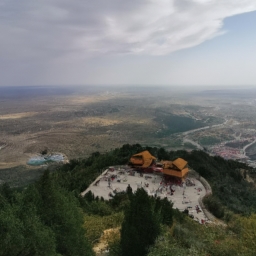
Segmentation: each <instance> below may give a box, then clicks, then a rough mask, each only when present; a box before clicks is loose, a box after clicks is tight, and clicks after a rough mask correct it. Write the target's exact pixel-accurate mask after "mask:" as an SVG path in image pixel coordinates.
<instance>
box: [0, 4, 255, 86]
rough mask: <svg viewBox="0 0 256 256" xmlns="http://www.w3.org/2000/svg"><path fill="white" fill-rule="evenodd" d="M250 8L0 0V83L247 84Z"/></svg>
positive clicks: (251, 56)
mask: <svg viewBox="0 0 256 256" xmlns="http://www.w3.org/2000/svg"><path fill="white" fill-rule="evenodd" d="M255 11H256V1H255V0H129V1H124V0H122V1H121V0H84V1H81V0H79V1H78V0H72V1H67V0H43V1H42V0H38V1H35V0H24V1H16V0H15V1H14V0H0V35H1V40H0V86H5V85H76V84H80V85H83V84H85V85H86V84H107V85H109V84H133V85H134V84H144V85H146V84H154V85H189V86H190V85H191V86H196V85H203V86H211V85H218V86H221V85H230V86H237V85H246V86H248V85H249V86H254V85H256V72H255V61H256V27H255V24H256V12H255Z"/></svg>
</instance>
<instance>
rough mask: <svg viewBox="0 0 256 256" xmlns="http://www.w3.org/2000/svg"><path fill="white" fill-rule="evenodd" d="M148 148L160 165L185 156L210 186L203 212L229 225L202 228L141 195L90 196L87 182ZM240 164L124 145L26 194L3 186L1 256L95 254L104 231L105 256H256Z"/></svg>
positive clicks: (68, 167)
mask: <svg viewBox="0 0 256 256" xmlns="http://www.w3.org/2000/svg"><path fill="white" fill-rule="evenodd" d="M144 149H147V150H149V151H150V152H151V154H153V155H155V156H157V157H158V159H159V160H161V159H165V160H168V159H169V160H173V159H175V158H177V157H182V158H184V159H185V160H186V161H188V163H189V165H190V167H191V168H193V169H194V170H196V171H197V172H198V173H199V174H200V175H201V176H203V177H204V178H206V179H207V180H208V182H209V183H210V184H211V186H212V189H213V195H212V196H210V197H208V198H206V199H205V204H206V205H207V207H208V208H209V209H210V210H211V211H212V212H213V214H215V215H216V216H217V217H219V218H222V220H223V221H225V222H226V223H227V226H226V227H223V226H216V225H210V226H203V225H199V224H198V223H196V222H194V220H191V219H190V218H189V217H188V216H187V215H186V213H180V212H178V211H177V210H175V209H172V204H171V203H170V202H168V201H167V200H160V199H159V198H152V197H149V196H148V195H147V193H146V192H145V191H144V190H143V189H142V190H138V191H137V192H136V193H131V191H127V192H124V193H120V194H117V195H116V196H115V197H114V198H113V199H111V200H110V201H104V200H103V198H97V197H96V198H95V197H94V195H93V194H91V193H88V194H86V195H85V197H83V198H82V197H81V196H80V193H81V192H82V191H84V190H85V189H86V188H87V187H88V186H89V185H90V183H91V182H92V181H93V180H94V179H95V178H96V177H97V176H98V175H99V174H100V173H101V171H102V170H103V169H104V168H106V167H108V166H111V165H119V164H126V163H127V162H128V160H129V157H130V156H131V155H132V154H135V153H138V152H140V151H142V150H144ZM241 169H243V170H247V171H248V172H249V173H253V172H254V170H253V169H251V168H249V167H248V166H246V165H245V164H242V163H239V162H235V161H226V160H224V159H222V158H220V157H212V156H209V155H207V154H206V153H204V152H202V151H192V152H190V153H189V152H186V151H175V152H167V151H166V150H164V149H163V148H151V147H142V146H141V145H139V144H136V145H124V146H123V147H122V148H120V149H115V150H113V151H110V152H108V153H106V154H100V153H98V152H96V153H94V154H92V155H91V156H90V157H89V158H87V159H76V160H72V161H70V163H69V164H65V165H63V166H61V167H59V168H58V169H56V170H55V171H53V172H49V171H46V172H45V173H44V175H43V176H42V177H41V178H40V180H38V181H37V182H35V183H34V184H31V185H29V186H27V187H25V188H19V189H14V188H10V187H9V186H8V184H4V185H2V186H1V188H0V206H1V208H0V243H1V247H0V255H11V256H12V255H13V256H14V255H74V256H79V255H94V252H93V250H92V247H93V246H94V245H95V244H96V243H97V242H98V241H99V239H100V237H101V235H102V233H103V231H104V230H106V229H110V230H113V231H114V232H113V233H111V235H110V236H109V237H108V239H107V242H108V244H109V255H119V256H120V255H127V256H129V255H131V256H133V255H138V256H140V255H150V256H153V255H159V256H160V255H216V256H217V255H218V256H219V255H254V252H255V251H256V248H255V245H254V240H255V239H256V235H255V233H254V231H255V228H256V215H255V211H256V195H255V187H254V185H252V184H249V183H248V182H247V181H245V180H244V177H243V175H242V173H243V172H241Z"/></svg>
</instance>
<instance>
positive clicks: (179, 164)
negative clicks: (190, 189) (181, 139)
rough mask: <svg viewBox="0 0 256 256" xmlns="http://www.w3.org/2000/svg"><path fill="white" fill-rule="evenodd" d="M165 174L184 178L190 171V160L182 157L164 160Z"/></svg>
mask: <svg viewBox="0 0 256 256" xmlns="http://www.w3.org/2000/svg"><path fill="white" fill-rule="evenodd" d="M161 163H162V164H163V174H164V175H166V176H172V177H175V178H179V179H184V178H185V176H186V174H187V173H188V162H187V161H185V160H184V159H182V158H177V159H176V160H174V161H162V162H161Z"/></svg>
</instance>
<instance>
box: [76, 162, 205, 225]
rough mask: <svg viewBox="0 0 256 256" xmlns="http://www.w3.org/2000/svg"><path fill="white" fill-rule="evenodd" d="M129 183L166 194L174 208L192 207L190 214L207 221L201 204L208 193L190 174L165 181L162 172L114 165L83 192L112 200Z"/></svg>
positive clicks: (150, 193) (164, 195) (162, 194)
mask: <svg viewBox="0 0 256 256" xmlns="http://www.w3.org/2000/svg"><path fill="white" fill-rule="evenodd" d="M128 184H129V185H130V186H131V188H132V190H133V192H134V191H136V190H137V189H138V188H144V189H145V190H146V191H147V193H148V195H150V196H158V197H160V198H165V197H167V198H168V200H170V201H171V202H172V203H173V208H177V209H179V210H180V211H184V210H186V209H188V210H189V215H190V216H191V217H193V218H194V220H196V221H198V222H199V223H204V222H205V221H208V220H207V218H206V216H205V214H204V213H203V211H202V209H201V208H200V205H199V198H200V197H201V198H202V197H203V196H204V195H205V194H206V190H205V188H204V186H203V185H202V183H201V182H200V181H198V180H197V179H195V178H193V177H191V178H186V179H185V180H184V182H182V183H180V184H178V183H175V182H170V181H169V182H165V181H164V179H163V177H162V174H161V173H158V174H151V173H143V174H141V173H139V172H136V171H134V170H133V169H131V168H130V167H128V166H113V167H109V168H108V169H106V170H105V171H104V172H103V173H102V174H101V175H100V176H99V177H98V178H97V179H96V180H95V181H94V182H93V183H92V184H91V185H90V186H89V187H88V188H87V189H86V190H85V191H84V192H82V194H81V195H82V196H84V195H85V194H86V193H87V192H88V191H91V192H92V193H93V194H94V195H95V196H99V197H103V198H104V199H106V200H109V199H111V198H112V196H114V194H115V193H118V192H122V191H126V188H127V186H128Z"/></svg>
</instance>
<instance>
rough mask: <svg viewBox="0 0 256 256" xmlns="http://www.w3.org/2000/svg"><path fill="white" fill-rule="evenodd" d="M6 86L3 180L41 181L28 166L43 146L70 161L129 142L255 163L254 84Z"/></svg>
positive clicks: (0, 143) (0, 121)
mask: <svg viewBox="0 0 256 256" xmlns="http://www.w3.org/2000/svg"><path fill="white" fill-rule="evenodd" d="M0 90H1V94H0V95H1V96H0V101H1V109H0V129H1V130H0V156H1V162H0V168H1V171H0V179H1V182H4V181H8V182H10V181H11V182H13V184H16V185H18V184H19V182H21V183H22V182H25V183H26V182H28V181H29V180H32V179H35V178H36V177H37V174H36V173H37V171H34V170H35V169H38V168H39V169H40V168H41V167H38V166H37V167H35V166H30V165H28V164H27V163H28V161H29V159H30V158H31V157H33V156H38V155H40V154H41V152H43V151H44V150H46V151H47V153H50V154H53V153H61V154H63V156H64V158H65V161H68V160H70V159H74V158H83V157H88V156H89V155H90V154H91V153H93V152H96V151H98V152H101V153H104V152H107V151H109V150H111V149H114V148H117V147H120V146H122V145H123V144H127V143H129V144H136V143H139V144H141V145H147V146H153V147H164V148H165V149H167V150H178V149H185V150H189V151H191V150H194V149H199V150H204V151H206V152H208V153H210V154H213V155H220V156H222V157H224V158H226V159H237V160H239V161H244V162H246V163H248V164H250V165H252V166H255V162H254V160H255V159H256V144H255V139H256V137H255V127H256V124H255V122H256V121H255V120H256V118H255V107H256V106H255V105H256V90H254V89H245V90H242V89H226V90H191V89H190V90H189V89H176V88H174V87H171V88H169V87H145V86H144V87H143V86H141V87H136V88H135V87H124V86H122V87H115V86H112V87H111V86H109V87H106V86H98V87H97V86H89V87H86V88H83V87H73V88H72V89H70V88H65V87H56V86H55V87H47V86H45V87H19V88H15V89H13V88H7V87H6V88H5V87H2V88H0ZM17 167H19V168H17ZM44 168H45V167H44ZM44 168H41V172H42V171H43V169H44ZM17 169H18V170H19V171H17ZM41 172H40V171H39V172H38V175H39V174H40V173H41ZM20 178H21V181H19V180H20ZM23 179H24V180H23Z"/></svg>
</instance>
